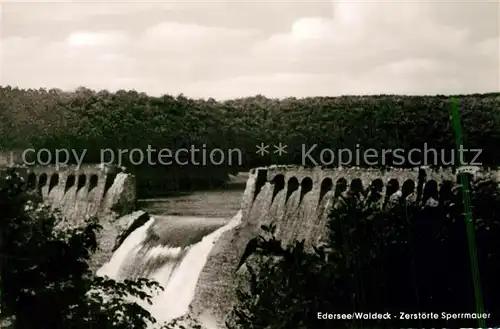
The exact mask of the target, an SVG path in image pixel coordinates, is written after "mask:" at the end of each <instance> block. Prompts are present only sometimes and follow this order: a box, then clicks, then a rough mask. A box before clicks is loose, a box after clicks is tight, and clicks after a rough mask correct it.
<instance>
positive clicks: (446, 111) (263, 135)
mask: <svg viewBox="0 0 500 329" xmlns="http://www.w3.org/2000/svg"><path fill="white" fill-rule="evenodd" d="M456 98H457V99H458V102H459V107H460V114H461V120H462V125H463V128H462V130H463V133H464V135H465V136H467V140H466V146H467V147H468V148H475V149H483V152H482V154H481V158H480V161H481V162H483V163H484V164H486V165H497V164H498V163H499V162H500V158H499V157H498V155H497V153H498V152H497V151H496V145H497V144H498V143H499V142H500V110H499V109H500V106H499V105H500V94H498V93H490V94H474V95H459V96H456ZM450 116H451V103H450V98H449V96H393V95H380V96H343V97H314V98H303V99H296V98H287V99H281V100H278V99H269V98H265V97H263V96H256V97H249V98H241V99H235V100H230V101H219V102H218V101H215V100H213V99H208V100H202V99H190V98H187V97H184V96H183V95H179V96H177V97H173V96H169V95H165V96H162V97H151V96H148V95H146V94H144V93H139V92H136V91H123V90H122V91H118V92H115V93H111V92H107V91H99V92H96V91H92V90H89V89H86V88H79V89H77V90H76V91H75V92H63V91H60V90H55V89H51V90H44V89H40V90H31V89H30V90H22V89H17V88H11V87H3V88H0V131H1V132H2V134H1V136H0V148H1V149H6V150H10V149H25V148H28V147H34V148H37V149H40V148H49V149H56V148H68V149H74V150H82V149H86V150H87V153H86V156H85V160H86V161H87V162H96V161H99V160H100V152H99V151H100V150H102V149H106V148H111V149H118V148H119V149H128V150H131V149H134V148H139V149H141V150H143V151H144V153H145V152H146V150H147V148H148V146H149V147H150V148H152V149H154V150H159V149H164V148H168V149H170V150H173V151H175V150H178V149H180V148H190V147H191V145H194V146H195V147H196V148H198V149H200V150H201V149H202V148H203V147H205V149H206V150H207V151H208V152H210V151H211V150H213V149H214V148H219V149H222V150H225V152H227V153H225V161H223V163H222V164H221V165H212V166H196V165H189V164H188V165H177V166H173V165H168V166H162V165H157V166H156V168H157V169H155V170H163V171H164V172H171V171H172V170H177V173H176V175H173V176H172V177H177V178H179V177H184V176H186V175H187V173H188V172H189V173H190V175H195V176H196V177H197V179H191V180H190V182H191V183H192V184H194V185H200V184H202V183H203V182H205V183H206V182H207V181H208V180H209V179H212V180H213V181H214V182H212V183H211V184H212V185H220V184H221V182H223V181H224V179H225V178H226V177H227V175H226V174H227V173H229V172H236V171H238V170H241V169H244V170H246V169H248V168H252V167H255V166H260V165H269V164H279V163H286V164H306V165H314V164H315V163H314V161H316V163H320V164H325V162H329V159H325V160H324V161H322V162H321V161H320V158H319V155H320V153H321V150H323V148H329V149H333V150H338V149H342V148H347V149H350V150H352V151H353V152H355V150H357V149H360V150H364V149H367V148H375V149H377V150H382V149H392V150H394V149H397V148H402V149H404V150H410V149H412V148H417V149H423V147H424V144H425V143H427V147H428V148H436V149H446V150H451V149H454V148H455V147H456V145H455V136H454V131H453V127H452V124H451V120H450ZM280 142H281V143H283V144H284V145H287V149H286V151H287V153H286V154H283V155H282V156H278V155H277V154H275V153H273V151H274V149H273V146H272V145H273V144H276V145H277V144H279V143H280ZM260 143H266V144H270V145H271V146H270V148H269V149H268V150H269V151H270V153H269V154H266V155H264V156H261V155H258V154H256V145H259V144H260ZM315 144H316V145H317V146H316V147H315V148H314V150H313V151H312V152H310V153H308V154H310V155H311V157H306V158H305V159H304V157H303V155H304V151H306V152H307V151H309V150H310V149H311V148H312V147H314V145H315ZM231 149H238V150H240V151H241V166H240V165H239V164H240V162H239V160H240V159H239V156H238V155H237V153H233V154H232V156H231V157H230V156H229V155H228V154H229V150H231ZM198 154H199V156H197V158H196V159H197V160H196V161H198V162H199V161H201V160H202V156H201V151H200V152H199V153H198ZM208 155H209V154H208ZM380 156H381V155H379V157H380ZM422 157H423V155H420V157H419V155H418V154H414V155H412V161H414V162H416V161H418V160H419V159H420V160H421V159H422ZM431 157H432V155H431ZM229 158H231V160H232V162H231V163H229V160H228V159H229ZM311 158H312V159H313V160H314V161H311ZM123 159H124V163H123V165H125V166H127V165H130V163H128V160H129V154H125V155H124V156H123ZM152 159H153V161H154V162H157V163H158V161H157V160H158V151H156V153H155V152H153V153H152ZM220 159H221V156H220V155H219V157H217V155H216V156H215V161H218V160H220ZM138 160H139V156H138V155H137V154H135V157H134V158H133V161H138ZM163 160H164V161H165V159H163ZM303 160H306V161H303ZM468 160H469V161H470V160H472V159H468ZM115 161H116V159H115ZM181 161H188V162H189V163H192V161H191V159H188V158H187V157H186V156H184V157H181ZM335 161H337V160H335ZM335 161H334V162H333V163H332V165H338V162H335ZM360 161H361V162H360V163H359V165H361V166H363V165H366V163H364V159H362V158H361V159H360ZM370 161H372V159H370ZM429 161H431V162H434V160H433V158H431V160H429ZM446 161H449V160H448V159H447V160H446ZM437 162H438V164H439V163H441V162H442V160H441V159H440V158H438V159H437ZM207 163H208V164H211V161H207ZM351 164H352V165H355V164H357V163H356V162H355V160H353V161H352V162H351ZM378 164H380V165H382V164H385V165H394V166H404V165H407V166H414V164H411V163H408V162H407V161H406V162H405V163H401V161H399V160H398V161H395V159H394V158H391V155H390V154H389V155H387V156H385V160H384V163H382V160H381V159H380V160H379V161H378ZM130 167H133V168H134V169H135V170H139V171H141V173H144V172H145V171H147V170H146V169H145V168H144V167H145V166H139V165H138V166H130ZM146 167H147V168H148V170H149V169H151V166H146ZM153 167H155V166H153ZM158 167H162V169H158ZM165 167H166V168H165ZM174 167H175V168H174ZM207 167H208V169H209V170H210V172H212V173H214V174H213V175H206V173H207ZM193 173H194V174H193ZM162 174H164V173H162ZM150 176H155V177H158V176H161V175H159V174H158V173H157V172H155V173H154V174H152V175H150ZM172 177H170V178H169V179H168V180H167V183H168V184H170V185H171V186H169V188H176V187H183V186H184V185H186V184H187V185H189V183H186V181H182V179H181V181H179V182H176V181H174V182H172ZM196 180H197V181H196ZM148 183H157V184H160V185H161V182H159V183H158V182H155V181H154V180H152V179H150V180H149V182H148ZM164 183H165V182H164Z"/></svg>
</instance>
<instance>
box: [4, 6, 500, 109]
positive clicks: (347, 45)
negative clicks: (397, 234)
mask: <svg viewBox="0 0 500 329" xmlns="http://www.w3.org/2000/svg"><path fill="white" fill-rule="evenodd" d="M0 6H1V25H0V26H1V53H0V62H1V66H0V85H11V86H18V87H20V88H40V87H43V88H60V89H63V90H69V89H73V88H76V87H79V86H84V87H87V88H91V89H96V90H101V89H107V90H109V91H116V90H118V89H135V90H137V91H140V92H146V93H148V94H150V95H155V96H160V95H164V94H170V95H178V94H181V93H182V94H184V95H185V96H188V97H194V98H210V97H211V98H215V99H218V100H223V99H231V98H238V97H246V96H254V95H257V94H261V95H265V96H268V97H278V98H284V97H297V98H299V97H308V96H340V95H353V94H355V95H366V94H411V95H415V94H417V95H424V94H426V95H428V94H431V95H432V94H459V93H482V92H496V91H500V69H499V63H500V56H499V55H500V25H499V21H500V6H499V0H496V1H481V0H472V1H459V0H456V1H444V0H442V1H425V0H421V1H404V0H400V1H382V0H379V1H369V0H367V1H317V2H314V1H311V0H308V1H307V2H306V1H305V0H304V1H292V0H289V1H271V0H268V1H257V0H250V1H243V0H232V1H202V0H199V1H187V0H184V1H166V0H165V1H155V2H146V1H144V0H143V1H141V2H139V1H137V2H131V1H127V2H125V1H99V2H96V1H57V2H56V1H52V2H48V1H45V2H42V1H30V2H26V1H25V2H21V1H19V0H18V1H14V0H11V1H9V0H7V1H5V0H4V1H3V2H2V4H1V5H0Z"/></svg>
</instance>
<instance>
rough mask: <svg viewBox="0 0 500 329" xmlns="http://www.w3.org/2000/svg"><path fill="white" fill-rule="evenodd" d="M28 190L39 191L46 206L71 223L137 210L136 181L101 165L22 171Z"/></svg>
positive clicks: (128, 175)
mask: <svg viewBox="0 0 500 329" xmlns="http://www.w3.org/2000/svg"><path fill="white" fill-rule="evenodd" d="M17 170H18V171H19V172H21V174H22V175H23V177H24V178H25V181H26V182H27V185H28V189H30V190H38V191H39V192H40V194H41V195H42V197H43V200H44V202H46V203H47V204H49V205H50V206H51V208H52V209H58V210H59V211H60V213H61V215H62V216H63V217H65V218H66V220H68V221H72V222H74V224H78V223H77V222H80V221H83V220H84V219H85V218H87V217H91V216H98V215H108V214H110V213H115V214H116V215H124V214H126V213H129V212H131V211H132V210H134V209H133V208H134V205H135V200H136V195H135V179H134V176H132V175H130V174H127V173H124V172H122V171H121V169H120V168H116V167H104V166H100V165H87V166H81V167H77V166H67V167H61V168H56V167H52V166H38V167H36V166H33V167H19V168H17Z"/></svg>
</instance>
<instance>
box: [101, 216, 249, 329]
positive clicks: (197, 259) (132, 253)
mask: <svg viewBox="0 0 500 329" xmlns="http://www.w3.org/2000/svg"><path fill="white" fill-rule="evenodd" d="M241 216H242V214H241V211H239V212H238V213H237V214H236V215H235V216H234V217H233V218H232V219H231V220H230V221H229V222H228V223H227V224H226V225H224V226H222V227H220V228H218V229H217V230H215V231H213V232H212V233H210V234H208V235H206V236H204V237H203V238H202V239H201V241H199V242H197V243H194V244H192V245H189V246H187V247H184V248H182V247H176V248H173V247H171V246H168V245H161V244H156V245H155V246H148V239H149V238H150V228H151V227H152V225H153V223H154V221H155V220H154V219H153V218H152V219H150V220H149V221H148V222H147V223H146V224H144V225H143V226H142V227H139V228H138V229H136V230H135V231H134V232H132V234H130V235H129V236H128V237H127V238H126V239H125V241H123V243H122V244H121V246H120V247H119V248H118V249H117V250H116V251H115V253H114V254H113V256H112V257H111V259H110V261H109V262H108V263H106V264H104V265H103V266H102V267H101V268H100V269H99V271H98V272H97V275H100V276H108V277H110V278H112V279H115V280H121V279H134V278H139V277H145V278H149V279H152V280H155V281H157V282H159V283H160V285H161V286H162V287H163V288H164V291H162V292H160V293H159V294H158V295H156V296H155V297H154V299H153V304H152V305H149V304H147V303H144V305H143V307H144V308H146V309H148V311H149V312H150V313H151V315H152V316H153V317H155V318H156V320H157V322H158V323H160V324H162V323H164V322H168V321H171V320H172V319H174V318H177V317H180V316H183V315H185V314H186V313H187V312H188V310H189V304H190V303H191V301H192V299H193V297H194V294H195V289H196V284H197V282H198V277H199V275H200V273H201V271H202V269H203V267H204V265H205V263H206V261H207V258H208V255H209V254H210V251H211V250H212V247H213V245H214V244H215V242H216V241H217V239H218V238H219V237H220V236H221V235H222V233H224V232H225V231H227V230H230V229H232V228H234V227H235V226H237V225H238V224H239V223H240V222H241ZM200 220H203V219H200Z"/></svg>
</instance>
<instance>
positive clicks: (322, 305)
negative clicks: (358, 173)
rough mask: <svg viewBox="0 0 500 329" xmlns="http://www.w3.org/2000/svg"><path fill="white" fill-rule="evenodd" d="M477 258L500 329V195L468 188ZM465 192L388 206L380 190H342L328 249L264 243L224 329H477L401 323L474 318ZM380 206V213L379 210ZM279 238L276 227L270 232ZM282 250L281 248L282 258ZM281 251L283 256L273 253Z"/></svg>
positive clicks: (490, 187) (490, 186) (483, 184)
mask: <svg viewBox="0 0 500 329" xmlns="http://www.w3.org/2000/svg"><path fill="white" fill-rule="evenodd" d="M471 190H472V191H473V193H472V197H471V205H472V218H473V225H472V226H473V231H474V233H475V238H476V248H475V250H474V252H475V253H476V254H477V256H478V267H479V270H480V279H481V284H482V300H483V303H484V312H485V313H489V314H490V315H491V317H490V319H487V320H486V324H487V325H489V326H491V325H493V324H498V323H500V318H499V317H500V303H498V300H495V296H498V295H499V294H500V284H499V282H498V280H497V279H495V278H498V277H500V268H499V266H498V263H499V261H500V245H499V244H498V243H497V241H498V238H499V237H500V218H499V215H498V214H500V189H499V187H498V185H497V184H496V183H495V182H491V181H476V182H474V184H473V186H472V187H471ZM460 191H461V190H459V189H455V191H454V193H451V194H450V195H448V196H445V195H443V194H442V195H441V196H434V198H432V196H431V197H424V199H420V200H418V199H417V198H416V197H415V196H411V195H410V197H408V198H401V197H398V196H397V195H395V196H393V197H392V198H391V199H386V200H383V199H381V197H380V195H378V197H377V195H376V193H375V191H367V192H365V193H363V192H360V193H359V194H356V193H344V194H343V195H342V196H341V197H340V198H339V200H338V202H337V203H336V207H334V208H333V209H332V212H331V215H330V223H329V235H328V239H327V240H328V242H327V243H326V244H325V245H323V246H320V247H316V248H314V250H313V251H310V250H306V249H305V248H304V247H303V243H302V242H296V243H295V244H293V245H291V246H288V247H286V248H281V247H279V248H277V247H276V246H280V242H279V241H278V240H277V239H276V238H275V237H274V235H273V237H272V238H271V239H264V237H263V236H262V237H260V238H259V240H258V241H265V242H260V243H259V247H260V250H261V253H259V254H258V255H257V256H255V257H256V259H257V264H258V265H257V266H251V265H248V264H247V265H248V266H249V267H248V268H249V271H250V273H251V274H252V275H251V277H252V280H251V282H250V288H249V289H244V288H241V289H239V292H238V300H239V302H238V305H237V306H236V307H235V308H234V310H233V312H232V314H231V316H230V320H229V321H228V323H227V327H228V328H231V329H247V328H248V329H250V328H273V329H274V328H304V329H305V328H314V329H321V328H401V327H420V328H422V327H432V326H437V327H450V326H452V327H479V326H478V320H471V319H455V320H451V321H448V322H445V321H444V320H442V319H438V320H432V319H431V320H405V321H402V320H399V315H400V312H409V313H418V312H435V313H437V314H438V315H439V316H440V315H441V312H449V313H475V312H476V302H477V301H476V299H475V296H474V290H473V279H474V275H473V274H472V271H471V269H472V268H473V266H471V263H470V257H469V248H468V241H467V239H468V235H470V233H469V234H468V233H467V229H466V225H465V215H464V213H465V210H466V209H465V208H464V202H463V198H462V195H461V192H460ZM380 205H382V206H380ZM264 229H266V230H269V231H270V232H271V233H273V229H274V227H264ZM277 249H279V250H278V251H277ZM277 254H280V255H281V256H280V257H278V258H277V257H276V256H272V257H271V255H277ZM318 312H323V313H336V314H352V313H353V312H365V313H366V312H372V313H373V312H378V313H381V314H385V313H386V312H389V314H391V315H392V320H391V321H387V320H381V321H373V320H372V321H368V320H363V321H361V320H359V321H352V320H344V321H343V320H318V318H317V317H318Z"/></svg>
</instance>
